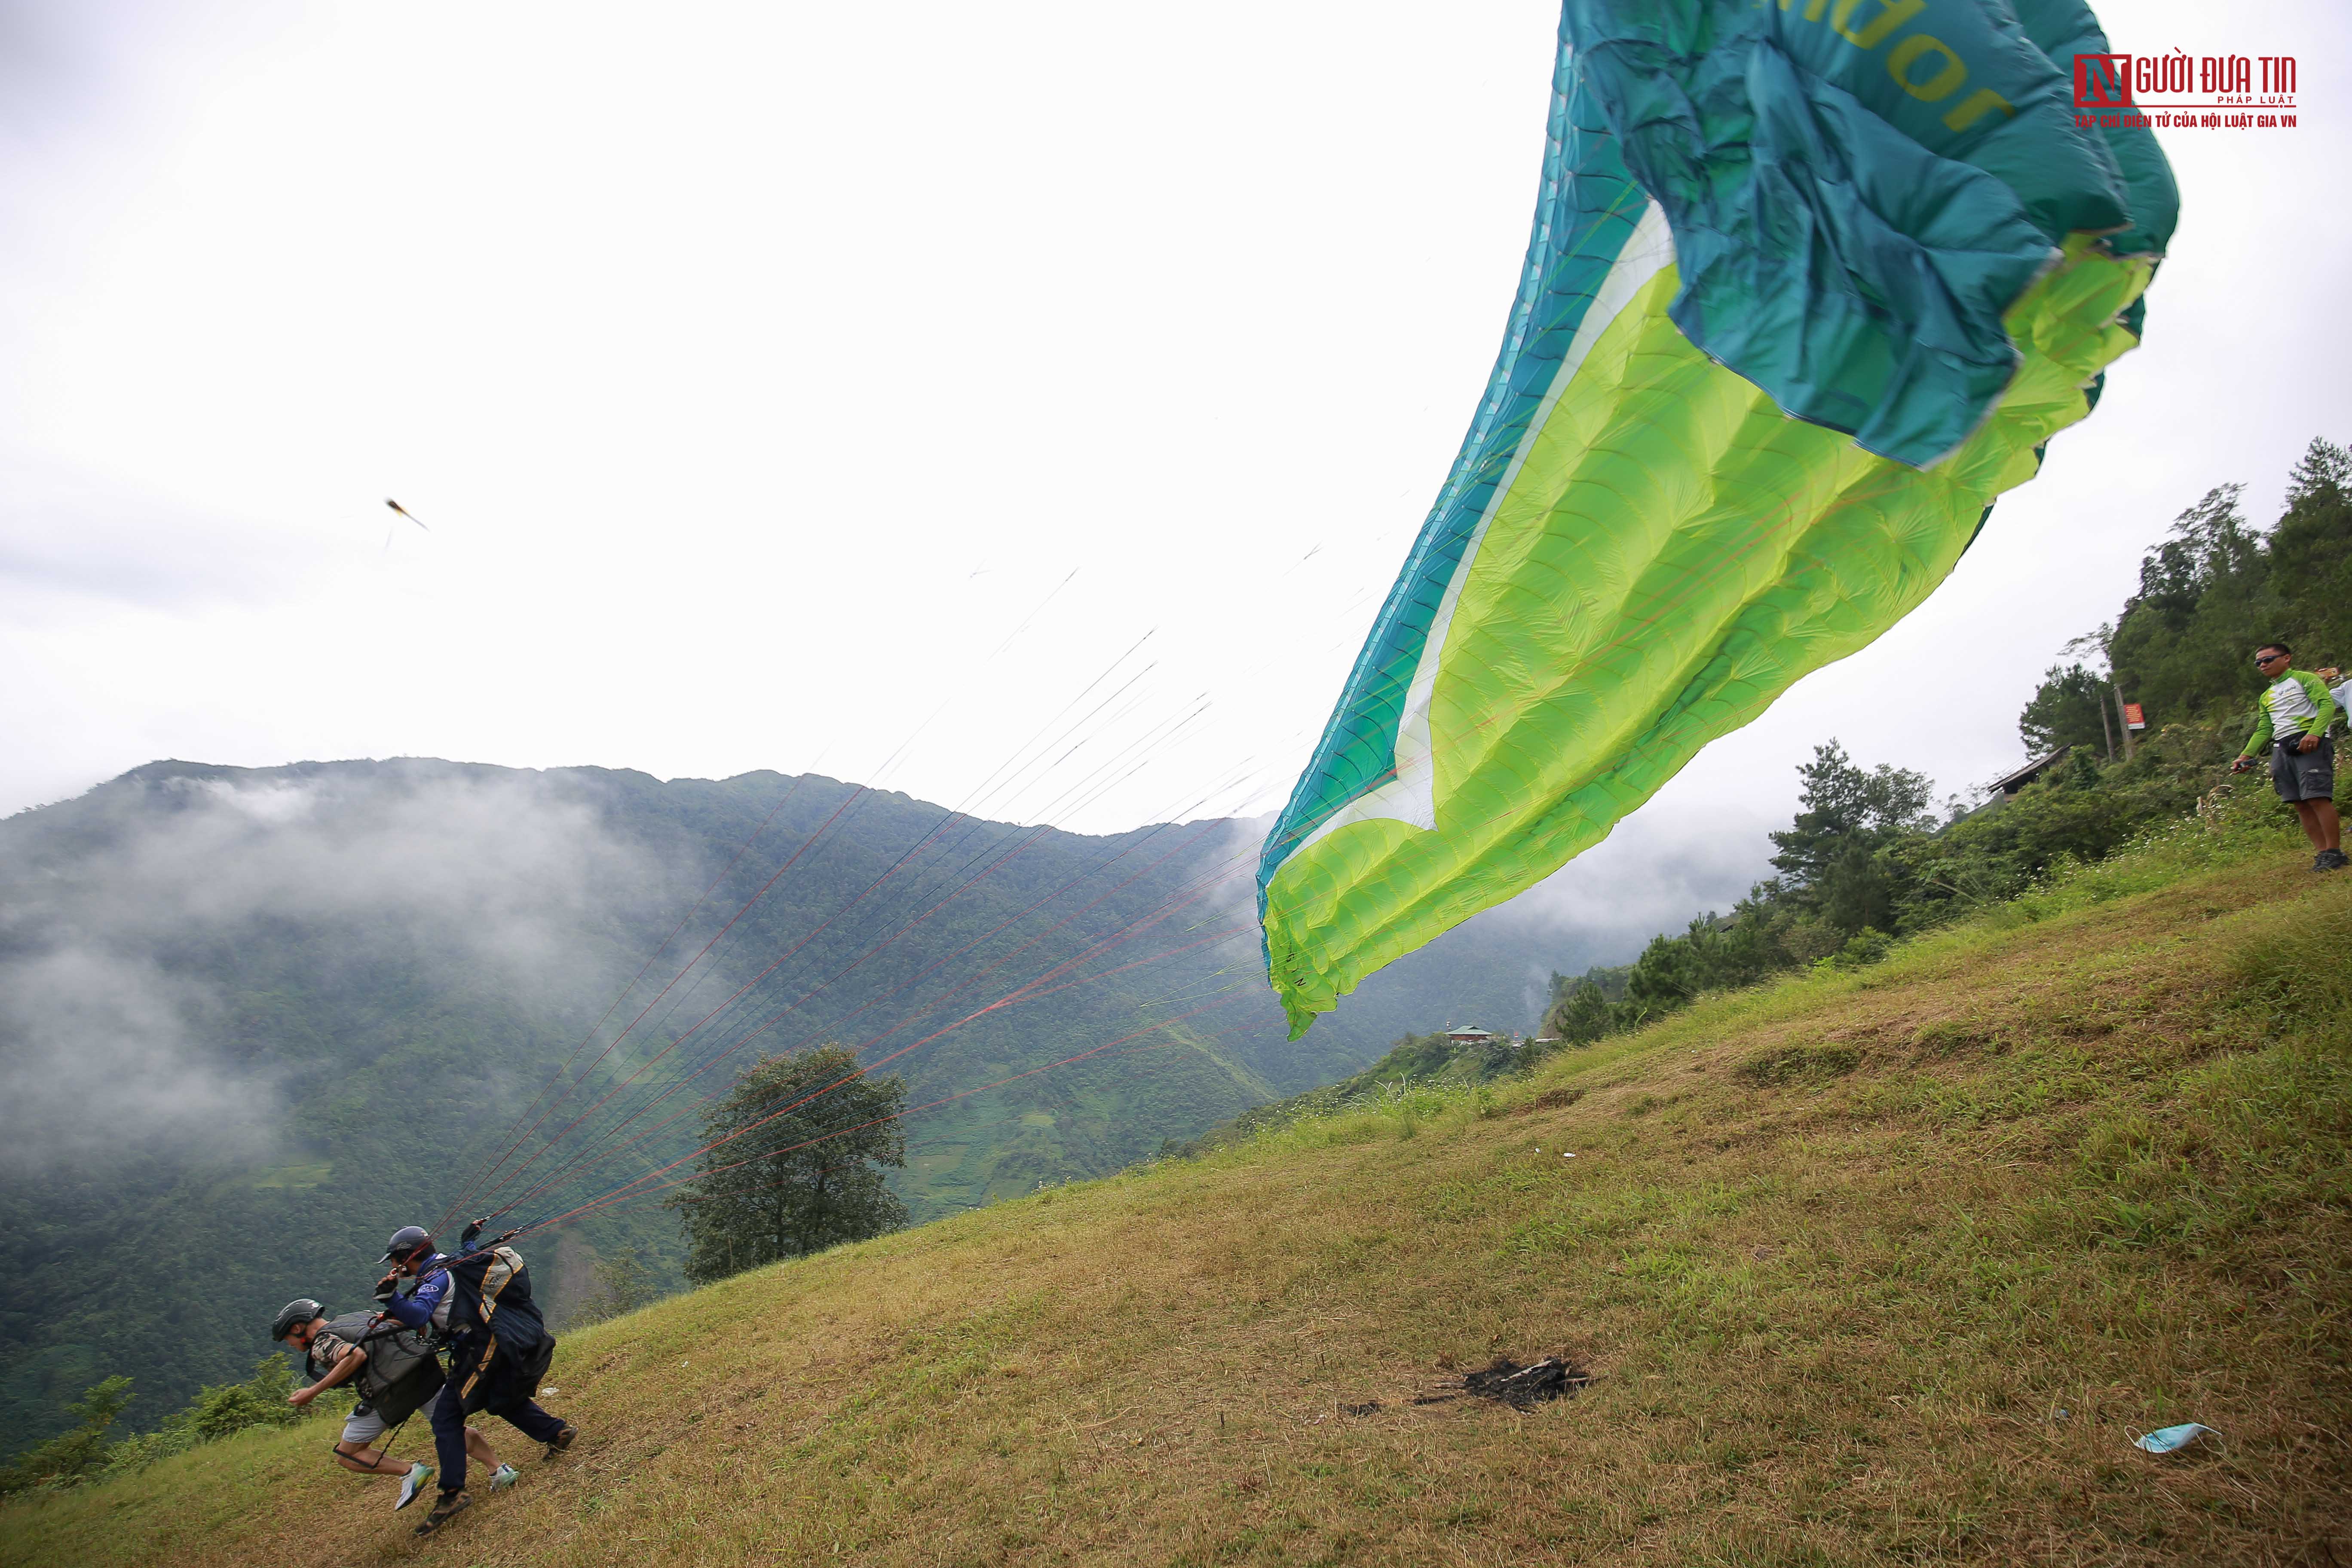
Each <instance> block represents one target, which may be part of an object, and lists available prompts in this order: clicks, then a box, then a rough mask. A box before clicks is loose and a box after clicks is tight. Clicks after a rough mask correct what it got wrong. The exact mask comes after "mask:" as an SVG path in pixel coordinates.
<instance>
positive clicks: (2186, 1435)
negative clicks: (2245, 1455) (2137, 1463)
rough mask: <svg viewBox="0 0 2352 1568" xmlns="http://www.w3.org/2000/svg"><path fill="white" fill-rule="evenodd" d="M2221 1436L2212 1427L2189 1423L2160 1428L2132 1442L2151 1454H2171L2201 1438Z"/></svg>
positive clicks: (2134, 1445)
mask: <svg viewBox="0 0 2352 1568" xmlns="http://www.w3.org/2000/svg"><path fill="white" fill-rule="evenodd" d="M2219 1436H2221V1434H2220V1433H2219V1432H2216V1431H2214V1430H2213V1428H2211V1427H2210V1426H2199V1425H2198V1424H2197V1423H2196V1422H2194V1421H2189V1422H2185V1423H2183V1424H2182V1425H2180V1426H2166V1427H2162V1428H2159V1429H2158V1430H2157V1431H2154V1432H2150V1433H2149V1434H2148V1435H2147V1436H2145V1437H2136V1438H2134V1439H2133V1440H2132V1446H2133V1447H2137V1448H2144V1449H2146V1450H2147V1452H2149V1453H2151V1454H2169V1453H2172V1452H2174V1451H2175V1450H2176V1449H2180V1448H2186V1447H2189V1444H2191V1443H2194V1442H2195V1441H2197V1439H2198V1438H2200V1437H2219Z"/></svg>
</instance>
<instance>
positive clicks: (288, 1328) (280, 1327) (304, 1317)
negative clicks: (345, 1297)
mask: <svg viewBox="0 0 2352 1568" xmlns="http://www.w3.org/2000/svg"><path fill="white" fill-rule="evenodd" d="M326 1315H327V1309H326V1308H324V1307H321V1306H320V1305H319V1303H318V1302H316V1301H313V1300H310V1297H308V1296H297V1297H295V1298H294V1299H293V1300H291V1301H289V1302H287V1303H286V1305H284V1306H282V1307H280V1308H278V1316H276V1317H275V1318H272V1319H271V1320H270V1321H269V1339H270V1342H271V1343H273V1344H274V1343H276V1342H278V1341H279V1340H282V1339H284V1338H285V1337H286V1336H287V1335H289V1334H290V1333H292V1332H293V1331H295V1330H296V1329H298V1328H300V1327H301V1326H302V1325H303V1324H304V1323H308V1322H312V1321H316V1320H318V1319H320V1318H323V1317H325V1316H326Z"/></svg>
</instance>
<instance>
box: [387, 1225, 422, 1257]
mask: <svg viewBox="0 0 2352 1568" xmlns="http://www.w3.org/2000/svg"><path fill="white" fill-rule="evenodd" d="M432 1250H433V1237H432V1236H431V1235H430V1234H428V1233H427V1232H426V1230H425V1227H424V1226H421V1225H404V1226H401V1227H400V1228H399V1229H398V1230H395V1231H394V1232H393V1233H392V1245H391V1246H390V1247H385V1248H384V1250H383V1257H382V1258H377V1259H376V1261H377V1262H379V1263H405V1262H407V1261H408V1260H409V1259H410V1258H413V1257H415V1255H416V1254H417V1253H420V1252H430V1251H432Z"/></svg>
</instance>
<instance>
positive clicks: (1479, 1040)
mask: <svg viewBox="0 0 2352 1568" xmlns="http://www.w3.org/2000/svg"><path fill="white" fill-rule="evenodd" d="M1445 1037H1446V1039H1448V1040H1449V1041H1451V1042H1452V1043H1454V1045H1457V1046H1485V1045H1492V1044H1493V1043H1494V1039H1495V1031H1494V1030H1492V1029H1482V1028H1480V1027H1479V1026H1477V1025H1475V1024H1465V1025H1463V1026H1461V1027H1460V1028H1458V1029H1448V1030H1446V1031H1445Z"/></svg>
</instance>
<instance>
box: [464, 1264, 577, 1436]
mask: <svg viewBox="0 0 2352 1568" xmlns="http://www.w3.org/2000/svg"><path fill="white" fill-rule="evenodd" d="M442 1267H443V1268H446V1269H447V1270H448V1272H449V1283H450V1288H451V1296H452V1300H451V1301H450V1306H449V1333H450V1338H451V1339H452V1341H453V1342H455V1345H456V1348H455V1350H454V1351H453V1352H452V1354H451V1356H450V1360H449V1376H450V1377H451V1379H452V1380H454V1381H455V1382H456V1383H457V1386H458V1388H459V1390H460V1394H459V1398H460V1400H461V1402H462V1403H463V1404H464V1405H465V1407H466V1409H467V1412H469V1413H470V1412H473V1411H477V1410H488V1411H490V1412H492V1413H494V1414H495V1413H496V1412H497V1411H498V1410H499V1409H500V1408H502V1407H504V1406H506V1405H513V1404H518V1403H520V1402H521V1401H523V1400H527V1399H529V1398H530V1396H531V1395H532V1394H536V1393H538V1392H539V1380H540V1379H541V1378H542V1377H544V1376H546V1375H547V1368H548V1364H549V1363H551V1362H552V1361H553V1360H554V1359H555V1336H554V1335H553V1334H551V1333H549V1332H548V1331H547V1322H546V1321H545V1320H544V1319H542V1318H541V1316H540V1314H539V1304H538V1303H537V1302H536V1301H534V1300H531V1296H530V1269H529V1268H525V1267H524V1265H523V1260H522V1254H520V1253H519V1252H517V1251H516V1250H515V1249H514V1248H513V1247H504V1246H496V1247H483V1248H482V1249H481V1250H480V1251H478V1252H467V1253H462V1254H460V1255H459V1256H457V1257H456V1258H450V1259H448V1260H447V1261H446V1263H445V1264H443V1265H442Z"/></svg>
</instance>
